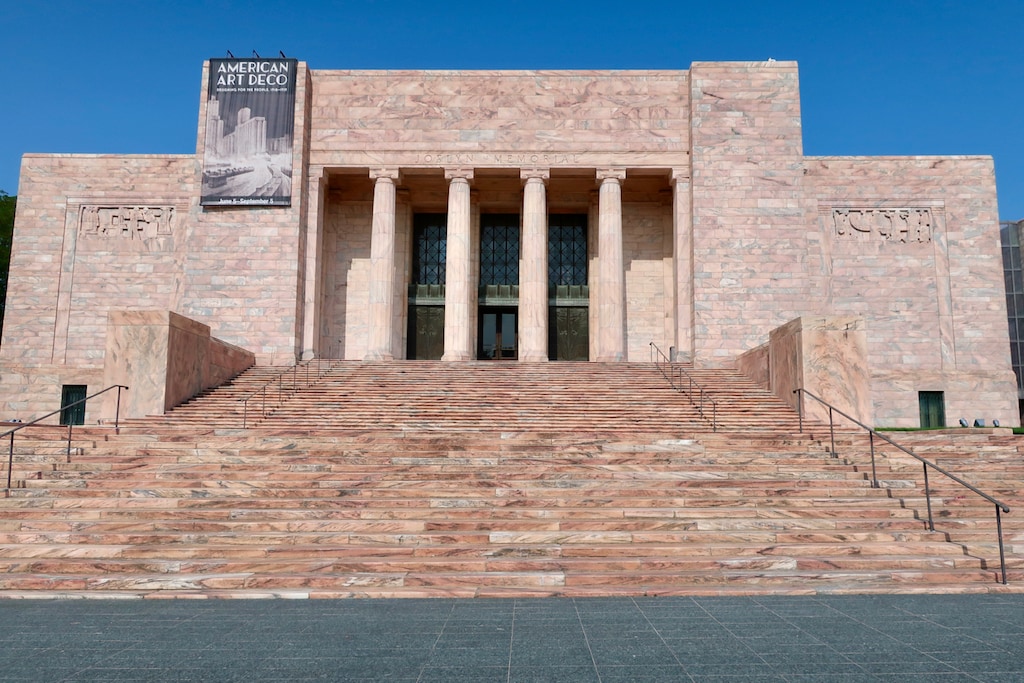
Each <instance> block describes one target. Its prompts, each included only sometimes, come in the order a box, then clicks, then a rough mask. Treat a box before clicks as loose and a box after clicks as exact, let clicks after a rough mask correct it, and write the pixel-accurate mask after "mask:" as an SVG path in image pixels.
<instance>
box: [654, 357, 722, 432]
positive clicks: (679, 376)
mask: <svg viewBox="0 0 1024 683" xmlns="http://www.w3.org/2000/svg"><path fill="white" fill-rule="evenodd" d="M651 362H652V363H654V364H655V366H656V367H657V368H658V370H660V371H661V375H662V377H664V378H665V379H667V380H668V383H669V384H670V385H671V386H672V388H673V389H675V390H676V391H678V392H680V393H683V394H686V397H687V398H688V399H690V404H691V405H693V406H694V407H696V408H697V414H698V415H700V416H701V417H702V418H703V419H705V420H707V419H709V418H708V416H707V415H706V414H705V404H706V405H707V406H709V407H710V411H711V417H710V421H711V431H713V432H717V431H718V403H717V402H716V401H715V400H714V399H713V398H711V395H710V394H709V393H707V391H706V390H705V389H704V387H702V386H701V385H700V384H698V383H697V382H696V381H694V379H693V376H692V375H690V373H688V372H687V371H686V370H685V369H684V368H683V367H682V366H681V365H674V364H673V363H672V361H671V360H670V359H669V357H668V356H666V355H665V354H664V353H662V351H661V349H659V348H658V345H657V344H655V343H654V342H651ZM666 367H667V369H666ZM684 377H685V378H686V380H687V381H686V384H685V385H684V383H683V378H684ZM677 382H678V384H677ZM694 388H696V389H698V390H699V392H700V401H699V402H695V401H694V400H693V394H694V391H693V390H694Z"/></svg>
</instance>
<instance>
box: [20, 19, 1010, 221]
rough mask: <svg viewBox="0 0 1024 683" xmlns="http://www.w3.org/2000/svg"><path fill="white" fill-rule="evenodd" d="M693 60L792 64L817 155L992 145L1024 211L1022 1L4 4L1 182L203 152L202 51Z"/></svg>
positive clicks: (473, 59)
mask: <svg viewBox="0 0 1024 683" xmlns="http://www.w3.org/2000/svg"><path fill="white" fill-rule="evenodd" d="M226 50H231V51H232V52H233V53H234V54H235V55H236V56H249V55H251V54H252V51H253V50H256V51H257V52H259V53H260V54H261V55H263V56H276V55H277V54H278V50H282V51H284V53H285V54H286V55H288V56H289V57H296V58H298V59H301V60H304V61H306V62H308V63H309V65H310V66H311V67H312V68H316V69H364V68H367V69H368V68H375V69H377V68H396V69H397V68H410V69H492V68H502V69H538V68H550V69H649V68H650V69H687V68H689V66H690V63H691V62H694V61H717V60H741V61H742V60H763V59H766V58H769V57H772V58H775V59H777V60H790V59H792V60H796V61H797V62H799V65H800V79H801V98H802V99H801V104H802V109H803V124H804V151H805V153H807V154H809V155H823V154H849V155H912V154H989V155H992V156H993V157H994V158H995V163H996V176H997V180H998V186H999V207H1000V217H1001V218H1003V219H1007V220H1010V219H1012V220H1017V219H1022V218H1024V130H1022V128H1024V126H1022V123H1024V2H1022V1H1021V0H993V1H985V0H975V1H972V2H950V1H943V0H929V1H923V0H889V1H884V2H883V1H874V0H871V1H866V2H857V1H856V0H854V1H853V2H835V1H829V0H817V1H814V2H797V1H787V0H777V1H774V2H765V1H764V0H760V1H758V2H747V1H745V0H731V1H730V2H722V1H719V0H704V1H703V2H686V1H680V0H677V1H675V2H659V3H635V2H628V1H625V0H620V1H617V2H608V1H605V0H592V1H589V2H575V1H573V2H564V1H560V0H548V1H547V2H534V1H532V0H520V1H514V0H513V1H508V2H494V1H493V0H484V1H483V2H478V3H474V2H467V1H466V0H425V1H419V2H407V1H405V0H379V1H378V0H361V1H358V2H312V1H310V2H301V1H294V0H293V1H291V2H269V1H268V2H256V1H246V0H232V1H231V2H225V1H220V0H215V1H211V2H193V1H191V0H177V1H176V2H173V3H171V2H165V3H149V2H110V1H104V0H95V1H93V2H82V0H76V1H74V2H65V1H48V0H35V1H34V2H20V3H9V4H8V5H7V7H6V8H5V9H3V10H0V60H2V61H0V63H2V64H3V65H4V66H3V81H4V87H3V89H2V91H0V128H2V130H3V132H4V134H3V135H2V136H0V190H5V191H6V192H8V193H9V194H14V193H16V192H17V181H18V173H19V169H20V163H21V162H20V159H21V155H22V154H23V153H26V152H67V153H73V152H86V153H192V152H194V151H195V140H196V126H197V113H198V103H199V96H200V92H201V87H202V84H201V83H200V71H201V68H202V62H203V60H204V59H206V58H209V57H220V56H224V55H225V54H226V52H225V51H226Z"/></svg>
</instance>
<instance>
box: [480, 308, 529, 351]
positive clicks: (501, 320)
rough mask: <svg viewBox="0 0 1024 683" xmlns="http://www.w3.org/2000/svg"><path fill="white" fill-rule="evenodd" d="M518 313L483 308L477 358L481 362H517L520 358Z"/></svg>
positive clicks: (513, 310) (510, 310)
mask: <svg viewBox="0 0 1024 683" xmlns="http://www.w3.org/2000/svg"><path fill="white" fill-rule="evenodd" d="M517 318H518V312H517V310H516V309H515V308H511V307H501V308H481V309H480V334H479V336H478V342H477V357H478V358H479V359H480V360H515V359H516V358H518V357H519V349H518V344H517V338H518V334H519V328H518V319H517Z"/></svg>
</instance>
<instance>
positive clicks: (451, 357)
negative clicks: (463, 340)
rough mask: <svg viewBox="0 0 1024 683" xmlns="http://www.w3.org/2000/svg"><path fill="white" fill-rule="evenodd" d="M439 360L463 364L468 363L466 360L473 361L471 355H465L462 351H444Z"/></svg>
mask: <svg viewBox="0 0 1024 683" xmlns="http://www.w3.org/2000/svg"><path fill="white" fill-rule="evenodd" d="M441 360H443V361H451V362H456V363H459V362H465V361H468V360H473V356H472V354H469V353H465V352H463V351H446V352H445V353H444V354H443V355H442V356H441Z"/></svg>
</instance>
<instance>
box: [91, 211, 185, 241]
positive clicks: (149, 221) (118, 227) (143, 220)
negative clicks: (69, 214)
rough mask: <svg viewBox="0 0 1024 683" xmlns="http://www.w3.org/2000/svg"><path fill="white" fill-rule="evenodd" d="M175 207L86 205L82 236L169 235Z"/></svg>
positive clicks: (126, 237)
mask: <svg viewBox="0 0 1024 683" xmlns="http://www.w3.org/2000/svg"><path fill="white" fill-rule="evenodd" d="M174 215H175V209H174V207H173V206H103V205H98V204H86V205H83V206H82V208H81V209H80V213H79V223H78V230H79V232H80V233H81V234H82V235H97V236H99V237H113V238H121V239H129V240H135V239H140V240H145V239H151V238H154V237H167V236H169V235H171V234H172V232H173V229H174Z"/></svg>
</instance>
